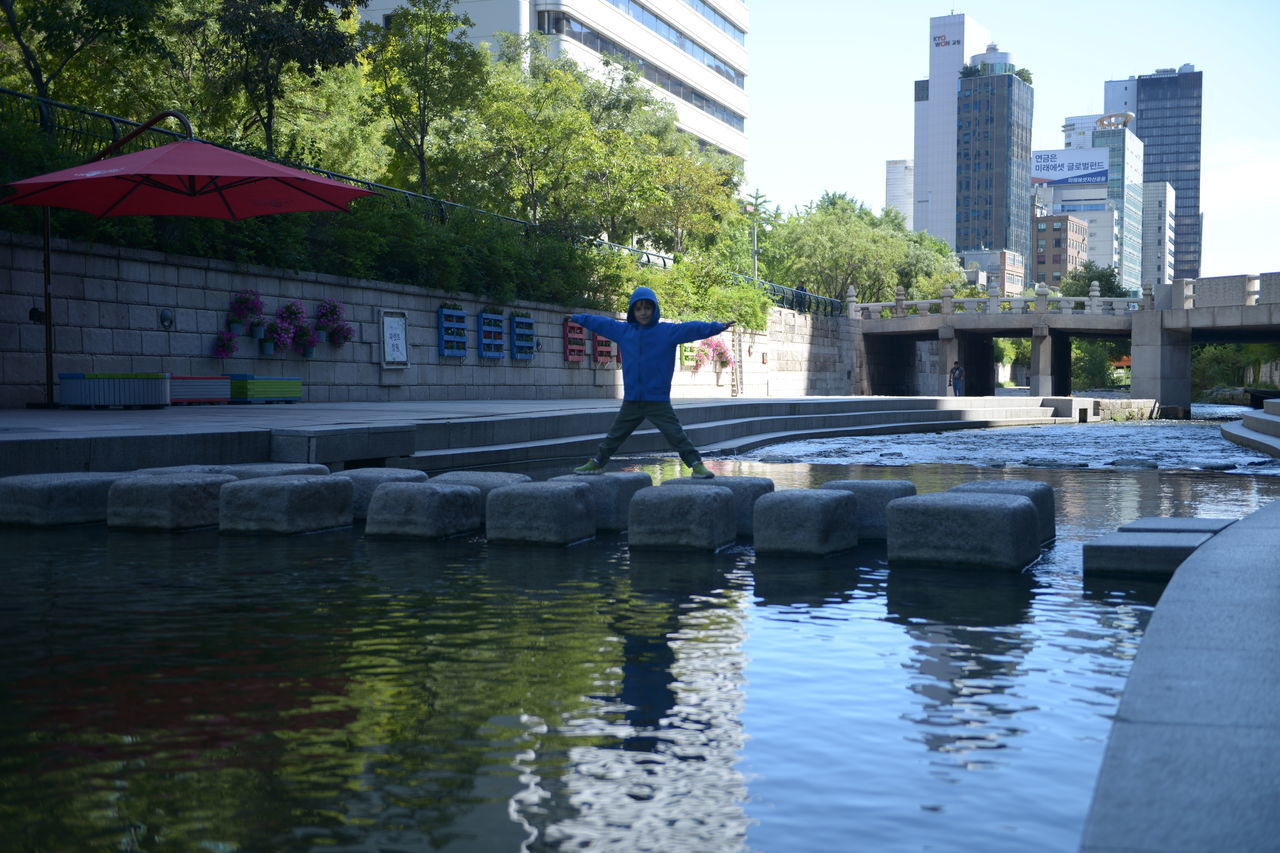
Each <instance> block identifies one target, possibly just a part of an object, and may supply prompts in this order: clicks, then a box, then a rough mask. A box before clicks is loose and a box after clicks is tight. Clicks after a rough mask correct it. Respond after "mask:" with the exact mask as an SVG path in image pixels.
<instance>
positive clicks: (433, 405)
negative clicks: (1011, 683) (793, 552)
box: [0, 397, 1090, 476]
mask: <svg viewBox="0 0 1280 853" xmlns="http://www.w3.org/2000/svg"><path fill="white" fill-rule="evenodd" d="M1089 404H1090V401H1073V400H1071V399H1070V398H1053V399H1050V398H1038V397H963V398H955V397H804V398H797V399H784V398H767V399H750V398H734V399H730V400H726V399H723V398H717V399H709V400H708V399H686V400H676V401H674V402H673V405H674V406H675V408H676V410H677V412H678V413H679V415H680V418H681V420H682V421H683V423H684V425H685V429H686V430H687V431H688V432H689V435H690V438H692V439H693V441H694V443H695V444H697V445H698V447H699V448H701V449H702V450H703V452H704V453H708V454H714V453H717V452H721V453H725V452H733V451H736V450H743V449H746V448H749V447H755V446H760V445H762V444H768V443H771V442H775V441H781V440H783V439H786V438H798V437H821V436H839V435H857V434H867V433H874V432H912V431H917V430H923V429H928V430H933V431H936V430H942V429H963V428H975V427H987V426H1012V425H1025V424H1034V423H1063V422H1068V421H1074V420H1078V419H1079V418H1080V417H1081V415H1080V414H1079V413H1077V412H1075V411H1074V409H1073V408H1072V407H1073V406H1076V405H1079V406H1085V407H1087V406H1088V405H1089ZM618 406H619V401H618V400H615V399H611V398H610V399H583V400H465V401H464V400H459V401H413V402H393V403H275V404H253V405H192V406H170V407H165V408H159V409H52V410H40V409H5V410H0V476H6V475H11V474H36V473H48V472H55V471H130V470H134V469H137V468H143V467H151V466H160V465H182V464H197V463H217V464H233V463H238V462H268V461H274V462H319V463H323V464H326V465H329V466H330V467H331V468H334V469H340V468H343V467H345V466H347V465H353V464H365V465H367V464H383V463H384V462H386V463H388V464H396V465H399V466H401V467H415V468H419V469H421V470H425V471H428V472H434V471H442V470H448V469H451V468H463V467H477V466H484V465H500V464H503V463H509V462H529V461H538V460H543V459H559V458H572V457H577V456H584V457H585V455H587V454H590V453H591V452H593V451H594V450H595V447H596V445H597V444H598V443H599V441H600V438H601V437H602V436H603V435H604V433H605V432H606V431H607V430H608V428H609V424H610V423H612V421H613V417H614V414H615V413H616V412H617V409H618ZM667 449H668V448H667V445H666V442H665V441H663V440H662V438H661V436H659V435H658V434H657V432H656V431H655V430H652V429H649V428H647V425H646V427H645V428H644V429H641V430H638V431H637V432H636V434H635V435H634V436H633V438H632V440H630V441H629V442H628V444H627V450H628V451H629V452H635V453H646V452H665V451H667ZM391 460H396V461H395V462H391Z"/></svg>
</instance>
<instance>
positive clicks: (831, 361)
mask: <svg viewBox="0 0 1280 853" xmlns="http://www.w3.org/2000/svg"><path fill="white" fill-rule="evenodd" d="M51 266H52V271H53V275H52V293H53V300H52V308H53V310H52V317H53V325H54V360H53V372H54V374H55V377H56V375H57V374H59V373H110V374H123V373H169V374H172V375H174V376H218V375H223V374H252V375H254V376H260V377H297V378H300V379H301V382H302V389H303V390H302V401H304V402H396V401H414V400H483V399H587V398H619V397H621V396H622V374H621V370H620V364H619V361H618V358H617V357H616V356H613V355H610V354H609V353H608V350H607V348H605V347H603V346H597V342H596V341H594V340H592V339H591V336H590V335H589V334H588V335H586V337H585V339H584V340H581V341H579V340H575V339H573V338H572V337H571V336H569V335H566V330H565V324H564V319H565V315H566V314H568V313H571V312H573V311H575V310H578V309H575V308H571V307H568V306H563V305H548V304H545V303H534V302H521V301H516V302H512V303H510V304H506V305H501V306H491V305H489V304H488V302H487V300H485V299H484V298H483V297H479V296H476V295H474V294H470V293H447V292H444V291H437V290H429V289H425V288H420V287H414V286H410V285H402V284H394V283H389V282H380V281H371V280H367V279H358V278H345V277H341V276H332V275H322V274H318V273H310V272H304V271H288V270H278V269H268V268H265V267H258V266H252V265H247V264H236V263H231V262H227V261H220V260H213V259H207V258H194V257H188V256H180V255H170V254H166V253H163V252H156V251H147V250H137V249H126V248H120V247H116V246H107V245H91V244H87V243H79V242H73V241H67V240H57V239H55V240H54V241H53V242H52V265H51ZM248 290H252V291H256V292H257V293H258V294H260V295H261V298H262V300H263V302H264V304H265V308H266V313H267V315H270V314H272V313H274V312H275V311H276V310H277V309H278V308H279V307H280V306H281V305H283V304H285V303H287V302H290V301H293V300H297V301H299V302H300V303H302V306H303V309H304V310H305V311H306V314H307V316H308V318H311V317H312V316H313V314H314V311H315V308H316V306H317V305H318V304H319V303H320V301H321V300H323V299H335V300H337V301H339V302H341V303H342V304H343V306H344V308H345V313H346V320H347V322H348V323H350V325H351V326H352V328H353V330H354V332H355V334H354V337H353V339H352V340H351V341H350V342H348V343H346V344H344V345H342V346H340V347H334V346H332V345H329V344H327V343H323V344H320V345H319V346H318V347H317V348H316V349H315V352H314V354H313V355H311V356H310V357H304V356H303V355H302V354H301V353H298V352H293V351H291V350H288V351H284V352H279V351H277V352H276V353H275V354H273V355H263V354H262V353H261V352H260V349H259V343H258V341H257V340H254V339H253V338H252V337H250V336H248V335H245V336H242V337H238V338H237V339H236V347H237V351H236V352H235V353H234V354H233V355H231V356H229V357H227V358H215V357H214V355H213V348H214V343H215V340H216V336H217V334H218V332H220V331H223V330H225V329H227V319H228V308H229V306H230V303H231V298H232V296H234V295H235V294H236V293H238V292H242V291H248ZM43 292H44V281H43V257H42V249H41V241H40V240H39V238H34V237H30V236H28V235H20V234H12V233H7V232H0V361H2V363H3V367H0V371H2V372H0V408H18V407H22V406H25V405H26V404H27V403H35V402H40V401H43V400H44V398H45V377H46V367H45V356H44V352H45V327H44V324H43V323H42V322H39V321H38V320H36V319H33V317H34V315H33V313H32V312H33V310H36V311H38V310H42V308H43ZM445 306H456V307H457V310H459V311H460V312H461V313H462V315H463V321H462V322H463V326H462V327H461V331H462V333H463V336H464V338H465V344H464V347H463V349H461V350H453V349H448V350H446V348H445V346H444V345H443V344H442V338H441V326H442V322H441V314H440V309H441V308H442V307H445ZM483 312H492V314H493V315H494V316H496V317H498V318H499V320H498V321H496V327H495V329H496V331H497V333H498V337H497V338H487V337H485V334H486V332H485V331H482V330H481V328H480V327H479V325H478V324H479V322H480V320H479V315H480V314H481V313H483ZM517 316H527V317H528V318H529V319H530V320H532V323H533V329H532V339H531V340H530V341H529V342H530V343H531V345H532V349H531V350H530V351H529V352H528V353H527V355H528V356H529V357H528V358H527V359H518V358H515V357H514V355H515V353H514V351H513V347H512V341H513V338H514V328H513V318H514V317H517ZM618 316H621V315H618ZM489 322H490V323H491V324H492V323H494V322H495V321H493V320H490V321H489ZM847 323H848V321H847V320H846V319H845V318H844V317H821V316H816V315H813V314H803V313H799V312H796V311H793V310H790V309H786V308H777V307H775V308H773V309H772V310H771V312H770V315H769V322H768V328H767V329H764V330H761V331H759V332H752V331H749V330H740V329H734V330H733V331H731V332H728V333H725V334H724V335H723V336H721V338H722V340H723V342H724V343H725V345H726V347H728V349H729V351H730V353H731V355H732V356H733V360H734V364H733V365H732V366H730V367H727V368H724V369H721V370H716V369H713V368H712V367H711V366H704V367H702V368H701V369H695V367H694V365H693V364H692V361H693V355H694V354H695V352H696V349H695V348H696V345H694V346H691V347H689V348H688V349H686V350H685V352H684V353H683V355H684V358H683V360H682V361H681V362H680V364H679V365H678V366H677V370H676V376H675V380H674V383H673V386H672V396H673V397H676V398H717V397H722V398H726V399H727V398H730V397H732V396H755V397H766V396H789V397H790V396H808V395H843V394H848V393H850V392H851V385H852V381H853V377H854V375H855V369H854V364H853V358H854V355H853V351H852V348H851V346H850V344H849V338H850V336H849V335H848V334H847V330H846V328H845V326H846V324H847ZM494 342H496V347H495V346H493V345H492V344H493V343H494ZM485 343H488V344H490V345H489V346H487V347H486V346H483V345H482V344H485ZM457 353H460V354H457ZM55 399H57V394H56V392H55Z"/></svg>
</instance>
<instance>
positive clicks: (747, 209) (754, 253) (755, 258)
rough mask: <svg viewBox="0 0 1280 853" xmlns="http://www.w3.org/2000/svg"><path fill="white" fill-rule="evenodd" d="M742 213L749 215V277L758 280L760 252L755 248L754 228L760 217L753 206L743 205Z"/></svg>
mask: <svg viewBox="0 0 1280 853" xmlns="http://www.w3.org/2000/svg"><path fill="white" fill-rule="evenodd" d="M742 210H743V212H744V213H750V214H751V277H752V278H756V279H758V278H760V276H759V266H760V250H759V249H758V248H756V226H757V225H758V224H759V222H760V215H759V212H758V211H757V209H756V206H755V205H754V204H744V205H743V206H742Z"/></svg>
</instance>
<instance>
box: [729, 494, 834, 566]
mask: <svg viewBox="0 0 1280 853" xmlns="http://www.w3.org/2000/svg"><path fill="white" fill-rule="evenodd" d="M755 515H756V517H755V524H754V529H755V534H754V535H755V550H756V553H757V554H768V553H774V554H814V555H818V556H825V555H827V554H834V553H836V552H838V551H847V550H849V549H850V548H856V547H857V545H858V496H857V495H855V494H853V493H852V492H849V491H844V490H841V489H788V490H787V491H782V492H773V493H771V494H767V495H762V496H761V497H760V499H759V500H757V501H756V507H755Z"/></svg>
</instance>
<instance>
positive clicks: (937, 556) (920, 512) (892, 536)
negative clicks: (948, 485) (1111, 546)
mask: <svg viewBox="0 0 1280 853" xmlns="http://www.w3.org/2000/svg"><path fill="white" fill-rule="evenodd" d="M887 520H888V529H889V536H888V540H887V544H888V554H889V567H890V568H891V569H892V568H893V567H894V566H895V565H908V566H939V567H947V568H961V569H1007V570H1012V571H1021V570H1022V569H1023V568H1025V567H1026V566H1028V565H1030V564H1031V563H1032V562H1034V561H1035V560H1036V559H1037V558H1038V557H1039V556H1040V537H1039V530H1040V518H1039V513H1038V512H1036V508H1035V505H1034V504H1033V503H1032V502H1031V500H1030V499H1029V498H1025V497H1023V496H1022V495H1005V494H995V493H992V492H959V491H955V490H952V491H947V492H933V493H931V494H927V495H915V496H913V497H907V498H898V499H897V500H895V501H893V502H892V503H890V504H889V508H888V511H887Z"/></svg>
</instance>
